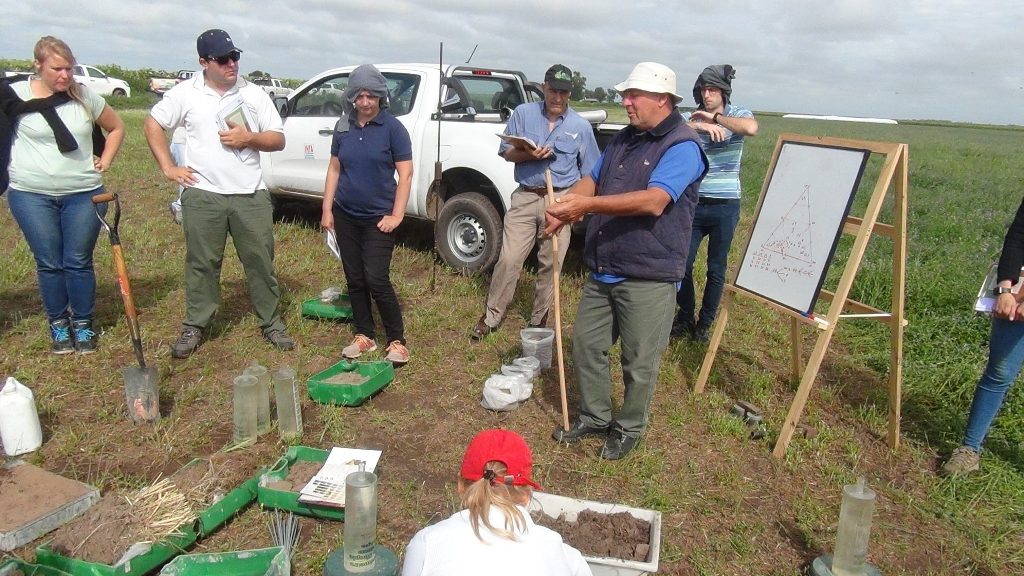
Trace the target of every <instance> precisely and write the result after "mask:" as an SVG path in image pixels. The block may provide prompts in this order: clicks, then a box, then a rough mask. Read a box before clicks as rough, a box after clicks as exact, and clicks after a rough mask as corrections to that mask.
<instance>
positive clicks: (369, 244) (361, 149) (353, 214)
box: [320, 64, 412, 364]
mask: <svg viewBox="0 0 1024 576" xmlns="http://www.w3.org/2000/svg"><path fill="white" fill-rule="evenodd" d="M387 106H388V87H387V83H386V81H385V80H384V76H382V75H381V73H380V72H379V71H378V70H377V69H376V68H374V67H373V66H372V65H370V64H364V65H363V66H360V67H358V68H356V69H355V70H353V71H352V74H351V75H350V76H349V82H348V88H346V90H345V108H346V113H347V116H348V118H347V125H346V122H345V119H344V118H343V119H342V122H339V126H338V127H337V128H336V129H335V132H334V140H333V142H332V143H331V163H330V164H329V165H328V167H327V180H326V181H325V182H324V202H323V210H322V216H321V217H320V224H321V225H322V226H323V227H324V228H325V229H328V230H331V229H333V230H334V231H335V234H337V237H338V248H339V250H340V251H341V264H342V267H343V268H344V269H345V282H346V284H348V295H349V298H350V299H351V301H352V320H353V323H354V324H355V331H356V334H355V338H354V339H353V340H352V343H351V344H349V345H348V346H346V347H345V348H344V349H342V351H341V353H342V355H343V356H344V357H345V358H350V359H352V358H358V357H359V356H361V355H362V354H365V353H367V352H372V351H374V350H376V349H377V343H376V342H375V340H374V338H375V332H376V330H375V325H374V321H373V312H372V308H371V304H370V301H371V298H372V300H373V302H376V303H377V311H378V312H379V313H380V319H381V323H383V325H384V332H385V335H386V336H387V342H388V345H387V347H386V348H385V350H386V351H387V359H388V360H390V361H391V362H393V363H394V364H405V363H406V362H408V361H409V351H408V349H406V347H405V333H404V332H405V328H404V326H403V323H402V310H401V308H400V307H399V305H398V296H397V295H396V294H395V288H394V286H393V285H392V284H391V254H392V252H394V249H395V229H396V228H398V225H399V224H401V223H402V218H404V217H405V205H406V203H408V201H409V188H410V186H411V185H412V141H411V140H410V139H409V132H408V131H407V130H406V129H405V127H404V126H402V124H401V123H400V122H399V121H398V120H397V119H395V117H394V116H392V115H391V113H390V112H388V110H387ZM395 172H397V173H398V181H397V182H395Z"/></svg>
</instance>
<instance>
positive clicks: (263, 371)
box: [242, 360, 270, 435]
mask: <svg viewBox="0 0 1024 576" xmlns="http://www.w3.org/2000/svg"><path fill="white" fill-rule="evenodd" d="M242 374H248V375H249V376H255V377H256V379H257V380H258V383H257V385H256V434H257V435H263V434H266V433H267V432H269V431H270V371H269V370H267V368H266V367H264V366H260V364H259V363H258V362H256V361H255V360H253V363H252V364H250V365H249V366H247V367H246V369H245V370H244V371H243V372H242Z"/></svg>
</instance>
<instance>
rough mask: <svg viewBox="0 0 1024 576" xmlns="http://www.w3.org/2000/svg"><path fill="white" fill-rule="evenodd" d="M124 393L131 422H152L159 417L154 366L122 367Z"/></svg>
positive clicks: (158, 390) (158, 391) (158, 395)
mask: <svg viewBox="0 0 1024 576" xmlns="http://www.w3.org/2000/svg"><path fill="white" fill-rule="evenodd" d="M121 373H122V374H123V375H124V394H125V399H126V400H127V402H128V415H129V416H130V417H131V419H132V421H133V422H136V423H138V422H154V421H156V420H158V419H159V418H160V389H159V387H158V385H157V374H156V368H155V367H152V366H150V367H147V368H136V367H134V366H132V367H130V368H124V369H123V370H121Z"/></svg>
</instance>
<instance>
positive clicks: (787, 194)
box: [735, 142, 871, 314]
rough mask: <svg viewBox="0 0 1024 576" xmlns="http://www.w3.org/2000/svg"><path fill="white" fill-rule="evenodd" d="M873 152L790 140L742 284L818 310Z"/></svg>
mask: <svg viewBox="0 0 1024 576" xmlns="http://www.w3.org/2000/svg"><path fill="white" fill-rule="evenodd" d="M870 154H871V152H870V151H869V150H861V149H851V148H841V147H835V146H821V145H815V144H804V143H796V142H783V143H782V149H781V151H780V152H779V157H778V160H777V161H776V162H775V165H774V166H773V169H772V170H771V174H770V176H769V182H768V185H767V186H766V187H765V190H764V193H763V194H762V197H761V201H760V203H759V208H758V212H757V215H756V216H755V217H754V224H753V227H752V230H751V233H750V240H749V241H748V242H747V249H746V252H745V253H744V255H743V260H742V261H741V262H740V268H739V271H738V272H737V274H736V282H735V284H736V286H737V287H740V288H743V289H744V290H747V291H749V292H753V293H755V294H758V295H760V296H762V297H764V298H767V299H768V300H771V301H773V302H776V303H778V304H780V305H782V306H785V307H786V308H790V309H792V310H795V311H797V312H800V313H802V314H810V313H811V312H813V310H814V305H815V302H816V301H817V299H818V294H819V293H820V291H821V287H822V284H823V283H824V281H825V276H826V274H827V272H828V267H829V265H830V264H831V262H832V257H833V256H834V255H835V251H836V246H837V245H838V242H839V237H840V234H841V233H842V229H843V222H844V221H845V219H846V216H847V215H848V214H849V212H850V206H851V205H852V204H853V198H854V195H855V193H856V191H857V187H858V186H859V184H860V178H861V175H863V173H864V167H865V165H866V164H867V161H868V157H869V156H870Z"/></svg>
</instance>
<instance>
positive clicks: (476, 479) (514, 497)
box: [402, 429, 591, 576]
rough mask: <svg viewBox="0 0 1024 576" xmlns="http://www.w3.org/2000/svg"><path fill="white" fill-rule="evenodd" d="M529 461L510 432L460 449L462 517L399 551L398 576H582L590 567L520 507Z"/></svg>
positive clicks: (526, 497)
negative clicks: (402, 554)
mask: <svg viewBox="0 0 1024 576" xmlns="http://www.w3.org/2000/svg"><path fill="white" fill-rule="evenodd" d="M532 469H533V456H532V454H531V453H530V447H529V446H527V445H526V441H525V440H523V438H522V437H521V436H520V435H519V434H516V433H515V432H512V431H511V430H497V429H495V430H484V431H483V432H480V433H479V434H477V435H476V437H474V438H473V440H472V441H471V442H470V443H469V446H468V447H467V448H466V454H465V456H464V457H463V459H462V469H461V471H460V473H459V481H458V487H457V488H458V493H459V498H460V499H461V501H462V505H463V506H464V507H465V509H464V510H462V511H461V512H458V513H456V514H454V515H452V516H451V517H450V518H448V519H446V520H442V521H441V522H439V523H437V524H435V525H433V526H428V527H426V528H424V529H422V530H420V531H419V532H417V533H416V535H415V536H414V537H413V539H412V541H411V542H409V546H408V547H406V549H405V564H404V566H403V567H402V574H403V576H431V575H442V574H443V575H445V576H460V575H466V576H480V575H481V574H486V575H487V576H502V575H509V576H524V575H526V574H529V575H530V576H588V575H589V574H590V573H591V572H590V566H588V565H587V563H586V561H585V560H584V559H583V555H582V554H580V552H579V551H578V550H576V549H575V548H573V547H571V546H569V545H568V544H566V543H564V542H562V537H561V536H559V535H558V534H557V533H556V532H554V531H552V530H550V529H548V528H545V527H543V526H538V525H536V524H534V523H533V520H532V519H531V518H530V514H529V512H527V509H526V506H527V504H529V502H530V498H531V497H532V495H533V490H532V489H533V488H537V489H540V486H539V485H538V484H537V483H536V482H534V481H533V480H532V479H531V478H530V475H531V472H532Z"/></svg>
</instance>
